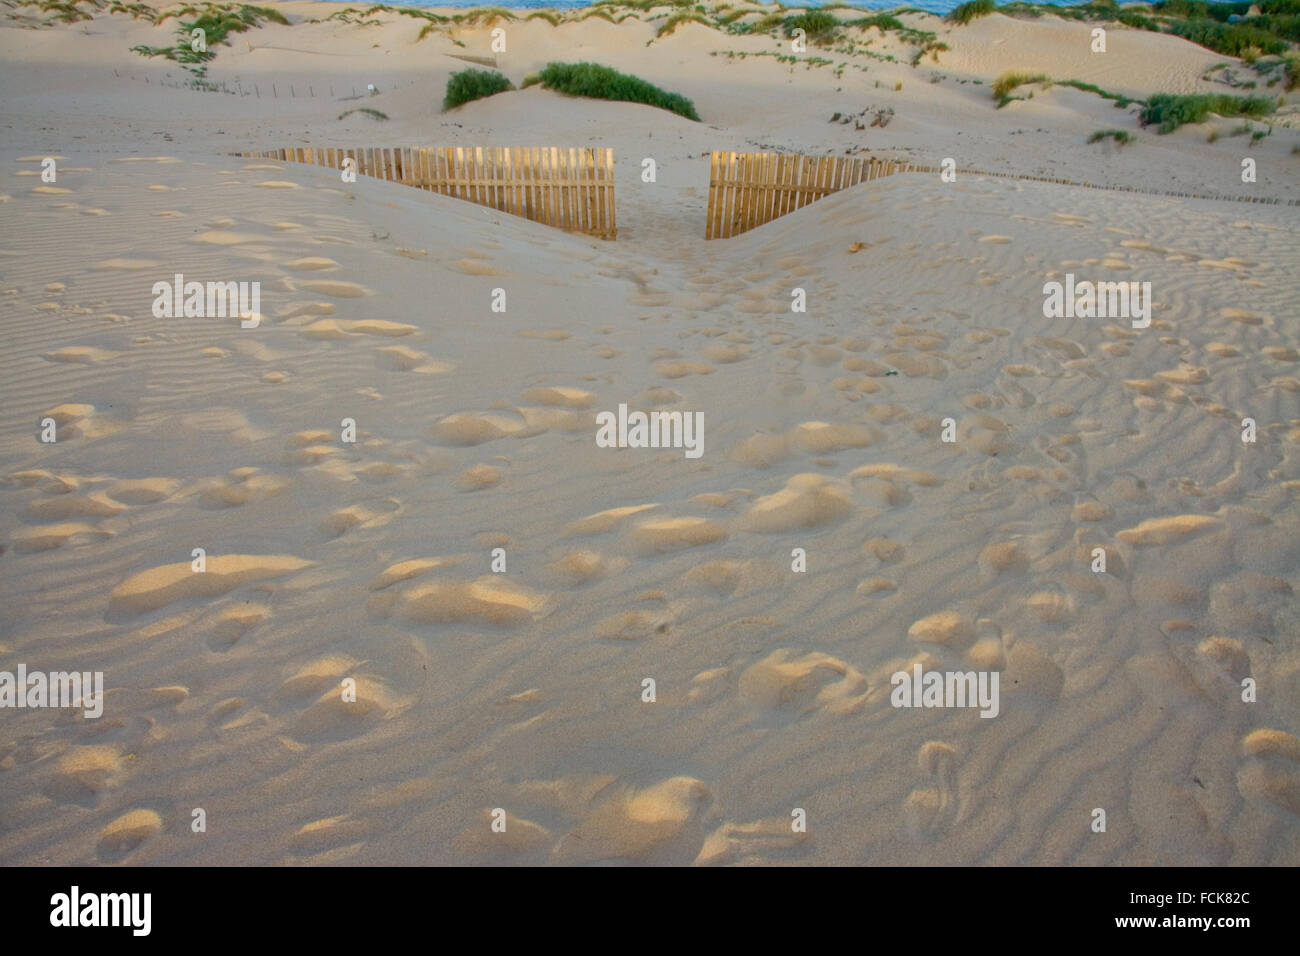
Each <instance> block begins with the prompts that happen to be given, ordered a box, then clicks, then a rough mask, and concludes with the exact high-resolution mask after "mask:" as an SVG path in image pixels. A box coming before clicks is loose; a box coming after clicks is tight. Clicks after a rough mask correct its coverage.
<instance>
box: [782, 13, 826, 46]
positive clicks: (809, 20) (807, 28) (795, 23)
mask: <svg viewBox="0 0 1300 956" xmlns="http://www.w3.org/2000/svg"><path fill="white" fill-rule="evenodd" d="M781 25H782V26H783V27H784V28H785V35H786V36H788V37H791V36H794V31H795V30H803V32H804V34H805V35H806V36H807V37H808V39H809V40H811V41H813V42H817V41H819V40H827V39H830V38H831V37H833V36H834V35H835V31H836V29H838V28H839V25H840V21H839V20H836V19H835V17H833V16H831V14H829V13H827V12H826V11H825V10H809V11H807V12H806V13H801V14H799V15H798V16H793V17H786V18H785V19H783V20H782V21H781Z"/></svg>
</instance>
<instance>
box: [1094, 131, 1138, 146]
mask: <svg viewBox="0 0 1300 956" xmlns="http://www.w3.org/2000/svg"><path fill="white" fill-rule="evenodd" d="M1103 139H1113V140H1114V141H1115V145H1116V146H1127V145H1128V144H1129V143H1131V142H1133V134H1132V133H1130V132H1128V131H1127V130H1122V129H1099V130H1097V131H1095V132H1094V133H1093V134H1092V135H1091V136H1089V137H1088V142H1089V143H1100V142H1101V141H1102V140H1103Z"/></svg>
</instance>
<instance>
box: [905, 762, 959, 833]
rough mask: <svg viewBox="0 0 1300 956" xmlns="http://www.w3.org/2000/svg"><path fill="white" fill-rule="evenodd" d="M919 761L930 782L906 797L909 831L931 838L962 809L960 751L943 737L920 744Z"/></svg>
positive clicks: (949, 824) (950, 822)
mask: <svg viewBox="0 0 1300 956" xmlns="http://www.w3.org/2000/svg"><path fill="white" fill-rule="evenodd" d="M916 762H917V765H918V766H919V767H920V769H921V772H922V773H924V774H925V775H926V776H927V777H928V778H929V780H930V783H931V786H925V787H917V788H916V789H915V790H913V791H912V792H911V793H909V794H908V795H907V799H906V800H904V801H903V819H904V821H905V824H906V827H907V830H908V832H909V833H910V834H911V835H912V836H913V837H914V838H915V839H918V840H923V841H925V840H932V839H934V838H935V837H936V836H937V835H939V834H940V833H941V832H943V831H944V830H946V829H947V828H948V827H949V826H951V824H952V822H953V821H954V820H955V819H956V818H957V812H958V810H959V809H960V807H959V803H958V790H957V751H956V749H955V748H953V747H952V746H950V745H949V744H946V743H944V742H943V741H940V740H931V741H928V742H927V743H925V744H923V745H922V746H921V750H920V752H919V753H918V754H917V761H916Z"/></svg>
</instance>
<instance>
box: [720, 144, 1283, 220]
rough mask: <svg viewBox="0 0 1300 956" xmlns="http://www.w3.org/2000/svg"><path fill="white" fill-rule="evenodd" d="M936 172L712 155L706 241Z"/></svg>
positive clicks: (906, 166) (873, 162) (789, 157)
mask: <svg viewBox="0 0 1300 956" xmlns="http://www.w3.org/2000/svg"><path fill="white" fill-rule="evenodd" d="M940 172H941V169H940V167H938V166H923V165H919V164H916V163H900V162H896V161H893V160H880V159H855V158H852V157H837V156H800V155H795V154H786V153H727V152H717V151H715V152H714V153H713V160H712V167H711V171H710V174H709V211H708V222H707V224H706V226H705V231H704V236H705V238H706V239H725V238H727V237H729V236H735V235H739V234H740V233H742V232H747V231H748V230H750V229H753V228H755V227H757V226H761V225H763V224H764V223H767V222H771V221H772V220H773V219H776V218H778V217H780V216H784V215H785V214H786V213H791V212H794V211H795V210H796V209H799V208H801V207H803V206H806V205H808V204H809V203H811V202H816V201H817V200H818V199H821V198H823V197H825V196H829V195H831V193H835V192H838V191H839V190H841V189H847V188H848V187H849V186H856V185H857V184H858V183H863V182H867V181H868V180H872V179H880V178H881V177H882V176H891V175H893V174H894V173H934V174H936V175H937V174H939V173H940ZM956 172H957V175H958V176H994V177H998V178H1004V179H1017V180H1026V181H1030V182H1047V183H1059V184H1061V185H1066V186H1080V187H1083V188H1085V189H1109V190H1115V191H1117V192H1135V193H1145V194H1147V195H1154V196H1175V197H1179V198H1184V199H1213V200H1220V201H1227V202H1250V203H1265V204H1268V205H1286V206H1297V205H1300V199H1276V198H1270V197H1267V196H1218V195H1203V194H1200V193H1189V192H1169V191H1159V190H1147V189H1137V188H1133V187H1127V186H1103V185H1098V184H1094V183H1083V182H1076V181H1074V180H1070V179H1057V178H1049V177H1045V176H1022V175H1018V174H1016V173H991V172H985V171H983V170H977V169H963V170H956Z"/></svg>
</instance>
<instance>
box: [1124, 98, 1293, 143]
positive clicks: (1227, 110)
mask: <svg viewBox="0 0 1300 956" xmlns="http://www.w3.org/2000/svg"><path fill="white" fill-rule="evenodd" d="M1273 109H1274V104H1273V101H1272V100H1271V99H1269V98H1268V97H1267V96H1230V95H1228V94H1226V93H1186V94H1179V93H1156V94H1155V95H1153V96H1152V97H1151V98H1150V99H1149V100H1147V104H1146V106H1144V107H1143V108H1142V113H1141V115H1140V116H1139V118H1138V119H1139V122H1140V123H1141V124H1142V125H1143V126H1150V125H1152V124H1153V123H1154V124H1157V125H1159V127H1160V132H1161V133H1172V132H1173V131H1174V130H1176V129H1178V127H1180V126H1182V125H1183V124H1184V123H1201V122H1204V121H1205V118H1206V117H1207V116H1209V115H1210V114H1211V113H1218V114H1219V115H1220V116H1250V117H1260V116H1267V115H1268V114H1269V113H1271V112H1273Z"/></svg>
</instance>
